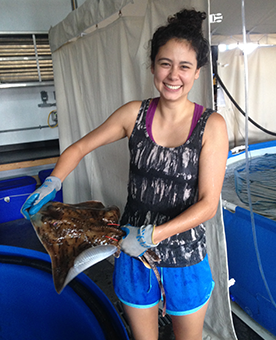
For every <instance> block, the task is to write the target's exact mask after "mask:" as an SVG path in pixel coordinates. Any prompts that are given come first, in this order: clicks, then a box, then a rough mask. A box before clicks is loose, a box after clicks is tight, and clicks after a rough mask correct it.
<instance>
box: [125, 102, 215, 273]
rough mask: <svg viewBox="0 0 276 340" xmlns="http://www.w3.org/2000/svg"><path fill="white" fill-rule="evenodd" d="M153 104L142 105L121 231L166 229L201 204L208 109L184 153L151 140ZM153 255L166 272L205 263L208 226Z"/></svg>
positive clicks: (131, 147)
mask: <svg viewBox="0 0 276 340" xmlns="http://www.w3.org/2000/svg"><path fill="white" fill-rule="evenodd" d="M150 101H151V99H147V100H144V101H143V102H142V104H141V107H140V110H139V113H138V116H137V119H136V123H135V126H134V129H133V131H132V134H131V136H130V139H129V150H130V168H129V183H128V198H127V203H126V206H125V209H124V213H123V215H122V218H121V225H124V224H127V223H129V224H131V225H132V226H137V227H140V226H142V225H145V224H155V225H157V226H158V225H160V224H163V223H165V222H167V221H169V220H171V219H173V218H174V217H176V216H177V215H179V214H180V213H182V212H183V211H184V210H186V209H187V208H189V207H190V206H191V205H193V204H194V203H195V202H196V201H197V197H198V168H199V155H200V151H201V147H202V136H203V133H204V129H205V125H206V122H207V119H208V118H209V116H210V115H211V114H212V113H213V112H214V111H213V110H211V109H206V110H205V111H204V112H203V113H202V115H201V116H200V118H199V119H198V122H197V124H196V125H195V127H194V129H193V131H192V133H191V135H190V137H189V138H188V139H187V141H186V142H185V143H184V144H183V145H180V146H178V147H175V148H167V147H163V146H160V145H158V144H156V143H155V142H154V141H153V140H152V139H151V138H150V136H149V133H148V131H147V127H146V116H147V111H148V108H149V104H150ZM152 249H153V251H155V252H156V254H157V255H158V256H159V257H160V258H161V262H160V263H159V264H158V265H159V266H161V267H185V266H191V265H194V264H196V263H199V262H200V261H202V260H203V259H204V257H205V255H206V236H205V227H204V225H203V224H200V225H198V226H196V227H195V228H193V229H190V230H188V231H185V232H183V233H180V234H176V235H173V236H172V237H169V238H167V239H165V240H163V241H162V242H160V243H159V245H158V246H157V247H155V248H152Z"/></svg>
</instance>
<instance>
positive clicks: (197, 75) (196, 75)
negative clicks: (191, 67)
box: [195, 68, 201, 79]
mask: <svg viewBox="0 0 276 340" xmlns="http://www.w3.org/2000/svg"><path fill="white" fill-rule="evenodd" d="M200 70H201V69H200V68H198V69H197V70H196V72H195V79H198V78H199V74H200Z"/></svg>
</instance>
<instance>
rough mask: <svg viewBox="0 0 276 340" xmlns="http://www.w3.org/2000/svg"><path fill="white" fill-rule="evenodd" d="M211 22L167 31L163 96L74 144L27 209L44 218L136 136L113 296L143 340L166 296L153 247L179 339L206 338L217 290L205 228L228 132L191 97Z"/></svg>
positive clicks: (156, 57) (162, 45)
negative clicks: (70, 183)
mask: <svg viewBox="0 0 276 340" xmlns="http://www.w3.org/2000/svg"><path fill="white" fill-rule="evenodd" d="M205 18H206V14H205V13H202V12H197V11H195V10H183V11H181V12H179V13H177V14H176V15H174V16H173V17H171V18H169V19H168V23H167V24H166V25H165V26H162V27H160V28H158V30H157V31H156V32H155V34H154V35H153V38H152V40H151V55H150V56H151V72H152V73H153V76H154V84H155V87H156V88H157V90H158V91H159V93H160V97H159V98H154V99H148V100H144V101H142V102H141V101H133V102H130V103H127V104H126V105H124V106H122V107H121V108H119V109H118V110H117V111H115V112H114V113H113V114H112V115H111V116H110V117H109V118H108V119H107V120H106V121H105V122H104V123H103V124H102V125H101V126H99V127H98V128H96V129H95V130H93V131H92V132H90V133H89V134H88V135H86V136H85V137H83V138H82V139H80V140H79V141H78V142H76V143H74V144H72V145H71V146H70V147H69V148H67V149H66V150H65V151H64V152H63V153H62V155H61V156H60V158H59V160H58V162H57V164H56V167H55V169H54V170H53V172H52V174H51V176H50V177H48V178H47V179H46V180H45V182H44V184H43V185H42V186H41V187H40V188H39V189H38V190H36V191H35V192H34V193H33V194H32V195H31V196H30V197H29V198H28V199H27V201H26V202H25V204H24V206H23V207H22V213H23V214H24V216H26V217H27V218H28V217H29V216H28V214H35V213H36V212H37V211H38V210H39V209H40V208H41V206H42V205H43V204H45V203H46V202H48V201H49V200H50V199H52V198H53V196H54V195H55V192H56V191H58V190H59V189H60V187H61V182H62V181H63V180H64V179H65V178H66V176H67V175H68V174H69V173H70V172H71V171H72V170H73V169H74V168H75V167H76V166H77V165H78V163H79V162H80V160H81V159H82V158H83V157H84V156H85V155H86V154H88V153H89V152H91V151H93V150H95V149H96V148H98V147H99V146H102V145H105V144H108V143H112V142H115V141H117V140H119V139H121V138H125V137H128V139H129V149H130V177H129V184H128V200H127V204H126V207H125V210H124V213H123V215H122V219H121V225H124V227H123V228H124V229H125V230H126V232H127V236H126V238H125V239H124V240H123V243H122V250H123V251H124V253H121V256H120V258H119V259H117V260H116V263H115V270H114V289H115V292H116V294H117V295H118V297H119V299H120V300H121V301H122V302H123V304H124V308H125V312H126V314H127V317H128V320H129V323H130V325H131V329H132V333H133V337H134V339H136V340H144V339H145V340H157V339H158V303H159V300H160V295H161V294H160V291H159V288H158V284H157V282H156V280H155V278H154V277H153V276H151V275H152V274H151V271H150V270H149V269H147V268H146V267H144V265H143V264H142V262H141V261H139V260H138V259H137V257H139V256H140V255H141V254H142V253H143V252H144V251H145V250H147V249H148V248H152V250H154V251H155V252H156V254H157V255H158V256H159V257H160V263H159V270H160V272H161V276H162V278H163V284H164V288H165V291H166V296H167V312H168V313H169V314H171V317H172V322H173V330H174V334H175V338H176V340H180V339H181V340H186V339H187V340H199V339H202V329H203V322H204V317H205V313H206V310H207V307H208V302H209V298H210V296H211V293H212V290H213V287H214V282H213V280H212V275H211V271H210V267H209V263H208V256H207V250H206V237H205V227H204V222H205V221H206V220H208V219H210V218H212V217H213V216H214V215H215V213H216V210H217V206H218V202H219V197H220V191H221V188H222V183H223V178H224V173H225V165H226V159H227V154H228V138H227V130H226V125H225V122H224V120H223V118H222V117H221V116H220V115H219V114H218V113H216V112H213V110H211V109H206V108H203V107H202V106H200V105H198V104H195V103H192V102H191V101H190V100H189V99H188V94H189V92H190V90H191V89H192V87H193V84H194V81H195V80H196V79H198V77H199V74H200V69H201V67H202V66H204V65H205V64H206V63H207V61H208V54H209V45H208V43H207V41H206V40H205V39H204V38H203V34H202V21H203V20H204V19H205ZM29 208H30V210H29V212H28V211H27V209H29Z"/></svg>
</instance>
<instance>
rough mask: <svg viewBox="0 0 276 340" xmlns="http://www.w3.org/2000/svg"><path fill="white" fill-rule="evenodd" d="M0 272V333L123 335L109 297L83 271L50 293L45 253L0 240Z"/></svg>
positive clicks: (27, 336) (102, 338) (96, 338)
mask: <svg viewBox="0 0 276 340" xmlns="http://www.w3.org/2000/svg"><path fill="white" fill-rule="evenodd" d="M0 277H1V280H0V291H1V294H0V306H1V308H0V337H1V339H9V340H18V339H20V340H38V339H40V340H49V339H62V340H63V339H66V340H80V339H81V340H91V339H93V340H128V339H129V337H128V334H127V332H126V329H125V327H124V324H123V322H122V320H121V318H120V317H119V315H118V313H117V312H116V310H115V308H114V307H113V305H112V304H111V302H110V300H109V299H108V298H107V297H106V296H105V294H104V293H103V292H102V291H101V290H100V289H99V288H98V287H97V286H96V285H95V284H94V282H93V281H92V280H90V279H89V278H88V277H87V276H86V275H85V274H79V275H78V276H77V278H75V279H74V280H73V281H71V283H69V285H68V286H66V287H65V288H64V290H63V291H62V293H61V294H57V293H56V291H55V288H54V283H53V279H52V275H51V264H50V257H49V256H48V255H47V254H44V253H40V252H37V251H34V250H29V249H23V248H17V247H10V246H0Z"/></svg>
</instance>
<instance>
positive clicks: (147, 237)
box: [121, 224, 158, 257]
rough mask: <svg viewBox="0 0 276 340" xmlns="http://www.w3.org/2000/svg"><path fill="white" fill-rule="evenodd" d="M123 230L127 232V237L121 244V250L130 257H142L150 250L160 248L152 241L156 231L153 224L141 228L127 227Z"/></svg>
mask: <svg viewBox="0 0 276 340" xmlns="http://www.w3.org/2000/svg"><path fill="white" fill-rule="evenodd" d="M121 229H122V230H124V231H125V232H126V236H125V238H124V239H123V240H122V243H121V249H122V251H123V252H125V253H126V254H128V255H129V256H133V257H140V256H142V255H143V254H144V252H145V251H147V250H148V249H149V248H152V247H157V246H158V244H155V243H153V241H152V236H153V232H154V229H155V226H153V225H152V224H149V225H143V226H142V227H140V228H137V227H133V226H131V225H125V226H123V227H121Z"/></svg>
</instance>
